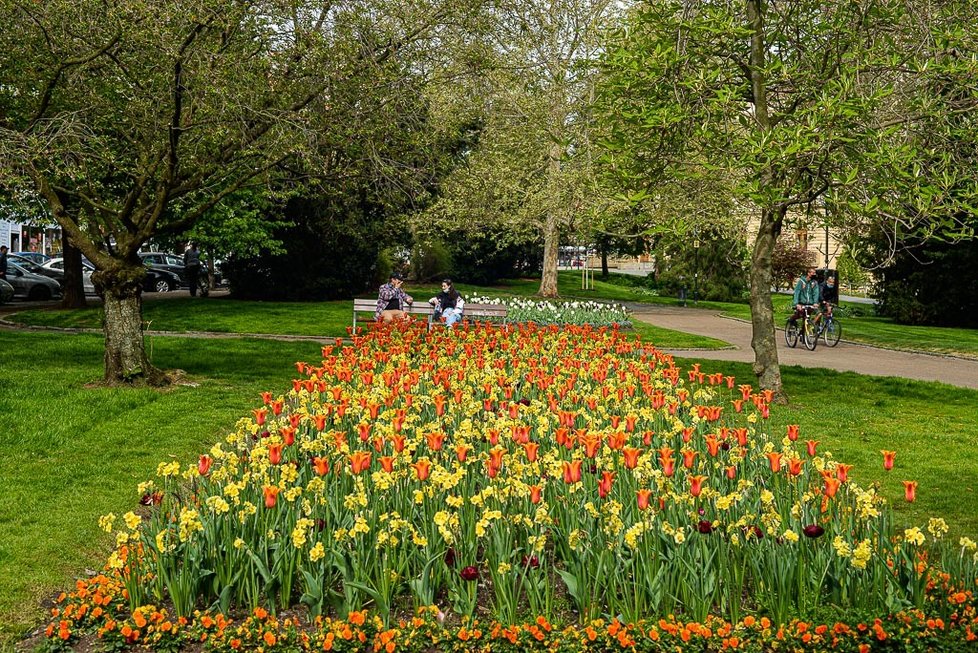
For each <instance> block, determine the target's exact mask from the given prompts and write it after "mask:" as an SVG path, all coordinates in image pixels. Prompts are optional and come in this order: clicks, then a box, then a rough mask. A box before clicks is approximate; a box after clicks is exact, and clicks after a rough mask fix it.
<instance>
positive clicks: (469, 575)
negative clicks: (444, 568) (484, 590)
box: [458, 565, 479, 581]
mask: <svg viewBox="0 0 978 653" xmlns="http://www.w3.org/2000/svg"><path fill="white" fill-rule="evenodd" d="M458 575H459V576H460V577H461V578H462V580H468V581H473V580H479V570H478V568H476V567H473V566H472V565H469V566H468V567H462V571H460V572H458Z"/></svg>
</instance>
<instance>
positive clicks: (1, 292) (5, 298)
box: [0, 279, 14, 304]
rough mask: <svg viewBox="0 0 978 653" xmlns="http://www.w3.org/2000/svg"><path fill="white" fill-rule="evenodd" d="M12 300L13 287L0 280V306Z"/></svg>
mask: <svg viewBox="0 0 978 653" xmlns="http://www.w3.org/2000/svg"><path fill="white" fill-rule="evenodd" d="M13 298H14V287H13V286H11V285H10V284H9V283H7V282H6V281H4V280H3V279H0V304H6V303H7V302H9V301H10V300H11V299H13Z"/></svg>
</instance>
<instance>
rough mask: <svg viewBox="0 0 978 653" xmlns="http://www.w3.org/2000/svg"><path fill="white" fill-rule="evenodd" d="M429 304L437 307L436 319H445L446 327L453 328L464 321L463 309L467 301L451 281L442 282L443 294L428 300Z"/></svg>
mask: <svg viewBox="0 0 978 653" xmlns="http://www.w3.org/2000/svg"><path fill="white" fill-rule="evenodd" d="M428 303H429V304H431V305H432V306H434V307H435V315H434V319H436V320H437V319H439V318H442V317H444V318H445V326H447V327H449V328H451V327H453V326H454V325H455V323H456V322H458V321H459V320H460V319H462V309H464V308H465V300H464V299H462V295H460V294H459V292H458V291H457V290H455V286H453V285H452V280H451V279H445V280H444V281H442V282H441V292H440V293H438V294H437V295H435V296H434V297H432V298H431V299H429V300H428Z"/></svg>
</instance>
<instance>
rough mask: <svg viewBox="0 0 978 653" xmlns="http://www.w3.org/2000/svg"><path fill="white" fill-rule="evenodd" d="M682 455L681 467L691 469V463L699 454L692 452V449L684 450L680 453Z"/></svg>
mask: <svg viewBox="0 0 978 653" xmlns="http://www.w3.org/2000/svg"><path fill="white" fill-rule="evenodd" d="M682 454H683V467H685V468H686V469H692V468H693V461H694V459H695V458H696V456H697V455H698V454H699V452H698V451H694V450H692V449H686V450H684V451H683V452H682Z"/></svg>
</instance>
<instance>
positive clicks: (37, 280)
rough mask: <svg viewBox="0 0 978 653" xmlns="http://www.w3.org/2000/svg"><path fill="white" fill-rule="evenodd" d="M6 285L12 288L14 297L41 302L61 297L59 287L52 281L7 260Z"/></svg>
mask: <svg viewBox="0 0 978 653" xmlns="http://www.w3.org/2000/svg"><path fill="white" fill-rule="evenodd" d="M7 283H9V284H10V285H11V286H13V287H14V297H20V298H23V299H30V300H33V301H43V300H45V299H53V298H57V297H61V286H59V285H58V282H57V281H55V280H54V279H50V278H48V277H45V276H44V275H41V274H34V273H33V272H29V271H27V270H26V269H24V268H23V267H21V266H20V265H18V264H17V263H14V262H13V261H11V260H9V259H8V260H7Z"/></svg>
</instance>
